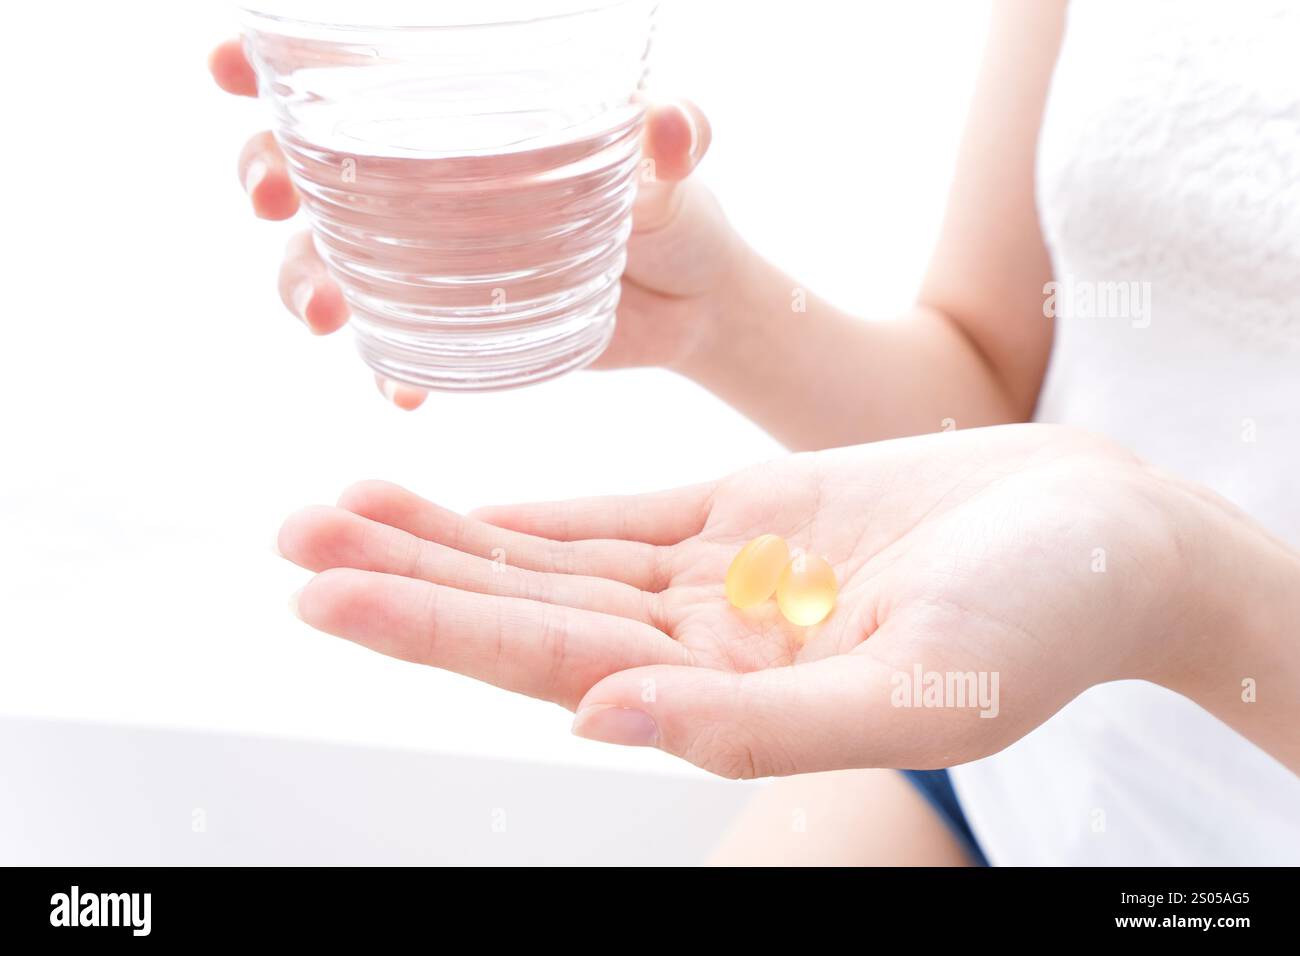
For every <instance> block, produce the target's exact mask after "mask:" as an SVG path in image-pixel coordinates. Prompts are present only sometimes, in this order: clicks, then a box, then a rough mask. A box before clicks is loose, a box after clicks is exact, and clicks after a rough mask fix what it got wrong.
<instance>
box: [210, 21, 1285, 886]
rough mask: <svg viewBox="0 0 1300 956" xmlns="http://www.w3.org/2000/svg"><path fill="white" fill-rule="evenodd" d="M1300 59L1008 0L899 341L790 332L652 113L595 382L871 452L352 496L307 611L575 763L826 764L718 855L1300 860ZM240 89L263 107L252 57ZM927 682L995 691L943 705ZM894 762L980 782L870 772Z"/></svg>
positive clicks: (412, 398)
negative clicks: (776, 539) (752, 555)
mask: <svg viewBox="0 0 1300 956" xmlns="http://www.w3.org/2000/svg"><path fill="white" fill-rule="evenodd" d="M1297 40H1300V11H1297V10H1296V9H1294V7H1293V6H1292V5H1291V4H1288V3H1286V2H1284V0H1250V2H1245V3H1240V4H1233V5H1231V6H1229V5H1226V4H1219V3H1214V2H1212V0H1204V2H1192V3H1187V2H1180V3H1173V2H1171V0H1139V2H1128V3H1123V4H1121V3H1118V2H1114V3H1111V2H1091V3H1086V4H1077V5H1074V6H1072V7H1070V8H1069V9H1068V10H1067V4H1066V3H1065V2H1064V0H1000V2H998V3H997V4H996V6H995V13H994V17H993V23H992V29H991V33H990V38H989V42H988V51H987V55H986V59H985V63H984V66H983V68H982V74H981V77H980V80H979V82H978V85H977V88H976V90H975V94H974V100H973V104H972V109H971V115H970V120H969V125H968V128H967V131H966V134H965V137H964V140H963V143H962V147H961V153H960V157H959V163H958V168H957V172H956V176H955V179H954V183H953V186H952V193H951V197H950V200H949V205H948V210H947V215H946V217H945V221H944V225H943V229H942V232H941V235H940V237H939V241H938V244H937V247H936V250H935V253H934V257H933V260H932V262H931V265H930V268H929V270H928V273H927V275H926V278H925V280H924V283H923V285H922V288H921V290H920V294H919V296H918V299H917V304H916V307H915V308H914V309H913V310H912V311H911V312H910V313H908V314H907V315H905V316H902V317H900V318H899V319H898V320H897V321H895V322H891V323H864V322H861V321H858V320H857V319H855V318H853V317H851V316H848V315H845V314H843V313H841V312H839V311H837V310H836V309H834V308H832V307H831V306H829V305H828V304H826V303H823V302H820V301H818V300H816V298H815V297H808V298H807V300H806V302H805V303H803V304H804V305H805V306H806V308H805V310H803V311H799V312H792V310H791V296H792V293H794V292H795V291H796V290H797V284H796V283H795V282H794V281H792V280H791V279H789V278H787V277H786V276H784V275H782V274H781V273H780V272H779V271H777V270H776V269H774V268H773V267H772V266H770V265H769V264H767V263H765V262H763V261H762V260H761V259H760V258H759V257H757V256H756V255H755V254H754V253H753V252H752V251H751V250H749V249H748V248H747V247H746V246H745V245H744V243H743V242H742V241H741V240H740V239H739V238H738V237H737V236H736V235H735V234H734V233H733V232H732V231H731V230H730V228H729V227H728V225H727V224H726V222H725V220H724V219H723V217H722V215H721V214H720V212H719V210H718V208H717V206H716V204H715V203H714V202H713V200H712V199H711V197H710V196H709V195H708V193H707V192H706V191H705V190H704V188H703V187H702V186H701V185H700V184H699V183H698V182H696V181H693V180H691V179H689V178H688V174H689V173H690V171H691V170H692V169H693V168H694V166H695V164H696V163H698V161H699V159H700V158H701V157H702V156H703V154H704V151H705V150H706V149H707V147H708V143H709V138H710V130H709V126H708V123H707V122H706V120H705V119H704V117H703V116H702V115H701V114H700V113H699V111H698V110H696V109H695V108H694V107H691V106H666V107H660V108H658V109H656V110H654V111H652V113H651V115H650V118H649V120H648V127H647V141H646V150H647V153H648V154H649V155H650V156H651V157H652V158H653V159H654V160H655V167H656V170H657V173H658V176H659V181H658V182H656V183H654V184H651V185H650V186H649V187H648V188H646V189H645V190H644V191H643V194H642V196H641V198H640V200H639V206H638V209H637V212H636V231H635V233H634V237H633V239H632V243H631V247H630V257H629V262H628V267H627V272H626V275H625V278H624V283H623V298H622V302H621V305H620V310H619V327H618V334H617V337H616V339H615V341H614V343H613V344H612V346H611V347H610V349H609V351H608V352H607V353H606V355H605V356H604V358H603V359H602V362H603V364H604V365H605V366H607V367H617V366H628V365H638V364H660V365H664V366H667V367H670V368H673V369H676V370H677V371H679V372H681V373H682V374H685V375H688V376H690V377H691V378H693V379H695V380H696V381H698V382H700V383H702V384H703V385H705V386H707V387H708V388H710V389H711V390H712V391H714V392H715V393H716V394H718V395H719V396H721V397H722V398H724V399H726V400H727V401H729V402H731V403H732V404H733V405H735V406H736V407H737V408H739V409H741V410H742V411H744V412H745V413H746V414H748V415H750V416H751V417H753V418H754V419H755V420H756V421H758V422H760V423H761V424H763V425H764V426H765V427H766V428H768V429H769V430H770V431H771V432H772V433H773V434H774V435H776V436H777V437H778V438H780V439H781V440H782V441H784V442H785V443H786V444H787V445H789V446H790V447H791V448H794V449H819V448H829V447H832V446H856V447H845V448H838V449H837V450H835V451H830V452H820V453H816V454H809V455H796V456H794V457H791V458H788V459H786V460H784V461H778V462H774V463H771V464H768V465H762V466H757V467H755V468H753V469H750V470H747V471H745V472H741V473H740V474H738V475H734V476H731V477H729V478H726V479H723V480H721V481H718V482H715V483H710V484H708V485H704V486H698V487H693V488H687V489H679V490H676V491H671V492H665V493H660V494H654V495H646V496H637V497H633V498H619V499H597V500H588V501H575V502H565V503H548V504H542V505H526V506H512V507H503V508H493V509H488V510H486V511H483V512H480V513H478V514H476V515H474V516H472V517H461V516H459V515H455V514H453V513H450V512H448V511H445V510H443V509H440V508H438V507H437V506H435V505H432V504H430V503H428V502H424V501H421V500H420V499H418V498H416V497H414V496H413V495H411V494H409V493H407V492H404V491H402V490H401V489H397V488H394V487H392V486H388V485H378V484H366V485H361V486H357V487H355V488H353V489H350V490H349V491H348V492H346V493H345V494H344V496H343V498H342V499H341V501H340V503H339V506H338V507H337V508H331V509H312V510H309V511H306V512H302V513H299V514H297V515H295V516H293V517H291V518H290V519H289V521H288V522H286V524H285V526H284V528H282V530H281V532H280V535H279V539H278V544H279V547H280V549H281V550H282V552H283V553H284V554H285V555H286V556H287V557H288V558H289V559H291V560H293V561H295V562H297V563H298V564H301V565H302V566H304V567H306V568H309V569H310V570H313V571H317V572H320V573H319V574H318V575H317V576H316V577H315V578H313V580H312V581H311V582H310V583H309V584H308V585H307V587H306V588H305V589H304V590H303V591H302V592H301V593H300V595H299V596H298V598H297V607H298V610H299V613H300V614H301V616H302V617H303V618H304V619H305V620H307V621H308V622H309V623H311V624H313V625H314V626H316V627H319V628H321V629H322V630H326V631H329V632H331V633H334V634H338V635H340V636H344V637H347V638H350V639H353V640H357V641H360V642H362V643H364V644H367V645H368V646H371V647H373V648H375V649H377V650H380V651H382V652H384V653H389V654H394V655H397V656H400V657H405V658H408V659H411V660H416V661H420V662H423V663H428V664H434V665H436V666H441V667H448V668H451V669H454V670H458V671H460V672H463V673H465V674H469V675H471V676H474V677H478V678H480V679H483V680H487V681H491V682H493V683H495V684H498V685H500V686H502V687H506V688H509V689H511V690H516V691H520V692H523V693H528V694H531V695H534V696H538V697H543V698H546V699H550V700H554V701H556V702H558V703H561V704H563V705H564V706H567V707H570V708H573V709H575V710H576V711H577V717H576V719H575V725H574V729H575V732H577V733H579V734H582V735H584V736H588V737H593V738H596V739H602V740H608V741H611V742H615V743H623V744H633V745H636V744H639V745H650V746H657V747H660V748H662V749H664V750H667V751H669V752H671V753H675V754H677V755H679V756H681V757H683V758H685V759H687V760H690V761H692V762H694V763H697V764H699V765H700V766H703V767H706V768H707V769H710V770H713V771H715V772H717V773H721V774H724V775H726V776H735V777H747V776H767V775H793V774H798V775H801V776H793V777H791V779H789V780H786V781H782V782H780V783H778V784H776V785H774V786H773V787H771V788H769V789H767V790H766V791H764V792H763V793H762V794H761V795H760V796H759V797H758V799H757V800H756V801H755V804H754V805H753V806H752V807H751V808H750V809H749V810H748V811H747V813H746V814H745V816H744V818H743V819H742V820H741V821H739V822H738V824H737V827H736V829H735V830H734V831H733V833H732V834H731V835H730V836H729V837H728V838H727V840H726V841H725V842H724V844H723V846H722V847H721V848H720V849H719V851H718V854H717V857H716V859H717V860H718V861H719V862H783V861H784V862H810V863H834V862H843V863H881V864H888V863H959V862H968V861H974V862H983V861H984V860H985V859H989V860H991V861H992V862H994V863H1103V862H1105V863H1138V862H1141V863H1168V864H1187V863H1247V864H1250V863H1292V864H1294V863H1297V862H1300V777H1297V774H1300V729H1298V728H1300V647H1298V646H1297V637H1296V635H1295V632H1294V630H1293V624H1292V622H1293V621H1294V620H1296V618H1297V616H1300V556H1298V555H1297V553H1296V551H1295V550H1294V549H1295V548H1296V547H1297V545H1300V513H1298V512H1297V509H1296V508H1295V507H1294V505H1293V503H1292V501H1291V500H1290V495H1289V494H1288V493H1287V492H1288V490H1289V485H1290V482H1289V476H1290V472H1291V466H1293V465H1294V464H1295V457H1296V453H1295V451H1294V449H1295V448H1296V447H1297V446H1296V441H1295V438H1296V436H1297V434H1300V431H1298V429H1297V426H1300V421H1297V418H1298V417H1300V402H1298V401H1297V398H1300V395H1298V394H1297V392H1298V391H1300V377H1298V376H1297V375H1296V374H1295V372H1294V369H1295V367H1296V365H1295V363H1296V362H1297V361H1298V360H1300V314H1298V313H1300V306H1298V305H1297V303H1300V175H1298V174H1300V149H1297V146H1300V85H1297V84H1296V83H1295V82H1294V79H1293V76H1292V73H1291V69H1290V64H1291V61H1292V54H1293V50H1294V48H1295V45H1296V41H1297ZM212 69H213V72H214V75H215V76H216V78H217V80H218V82H219V83H220V84H221V85H222V86H223V87H224V88H226V89H228V90H231V91H233V92H238V93H246V94H251V93H253V92H254V91H255V89H254V81H253V78H252V73H251V71H250V70H249V68H248V65H247V63H245V62H244V60H243V58H242V54H241V53H240V52H239V48H238V45H237V44H227V45H225V46H223V47H221V48H219V49H218V50H217V51H216V52H215V53H214V56H213V60H212ZM241 173H242V175H243V178H244V181H245V183H246V185H247V186H248V188H249V191H250V193H251V196H252V201H253V205H254V209H255V211H257V212H258V214H259V215H262V216H265V217H267V218H283V217H285V216H288V215H292V213H293V212H294V210H295V209H296V198H295V196H294V194H293V190H292V187H291V186H290V184H289V182H288V180H287V178H286V176H285V173H284V164H283V160H282V158H281V157H280V156H279V154H278V153H277V152H276V150H275V147H274V143H273V141H272V140H271V139H270V137H269V136H263V137H259V138H257V139H255V140H253V141H252V142H250V144H249V145H248V146H247V147H246V148H245V151H244V154H243V156H242V158H241ZM281 293H282V297H283V298H284V299H285V301H286V304H288V305H289V307H290V308H291V309H293V310H294V311H295V312H296V313H297V314H298V315H299V317H300V318H302V319H303V320H304V321H305V322H306V323H307V325H308V326H309V327H310V328H311V329H312V330H313V331H316V332H329V331H333V330H334V329H337V328H338V327H340V326H341V325H342V324H343V323H344V322H345V321H346V310H345V307H344V303H343V300H342V297H341V295H340V294H339V291H338V289H337V287H336V286H334V285H333V283H332V282H331V281H330V280H329V279H328V277H327V276H326V275H325V273H324V270H323V267H322V265H321V263H320V262H319V260H317V259H316V258H315V255H314V252H313V250H312V248H311V244H310V243H309V242H308V241H306V240H305V239H304V240H300V241H298V242H296V243H294V244H293V245H292V246H291V247H290V250H289V256H288V258H287V260H286V263H285V265H284V268H283V272H282V280H281ZM1049 358H1050V359H1051V361H1050V366H1051V367H1050V371H1049ZM381 384H384V383H381ZM384 387H385V391H386V393H387V394H389V395H390V397H391V398H393V400H394V401H396V402H397V403H398V404H399V405H402V406H403V407H412V406H414V405H416V404H418V402H419V400H420V399H421V397H422V396H420V395H419V394H418V393H416V392H413V391H411V390H409V389H405V388H401V387H395V386H392V385H387V384H385V385H384ZM1030 421H1036V422H1039V423H1043V424H1037V425H1013V424H1008V425H1007V427H1003V428H980V427H979V426H991V425H998V424H1004V423H1017V422H1030ZM954 426H955V427H956V428H957V431H956V432H955V433H952V434H948V433H941V434H930V435H928V436H927V437H921V438H904V439H903V440H899V441H881V440H882V439H893V438H902V436H909V435H920V434H924V433H933V432H936V431H939V430H940V429H941V428H942V429H944V430H945V431H947V430H949V429H951V428H952V427H954ZM1067 426H1073V427H1067ZM1101 436H1107V437H1101ZM863 443H874V444H863ZM1138 456H1140V457H1138ZM1216 493H1217V494H1216ZM1220 494H1221V495H1224V496H1225V497H1226V498H1227V499H1231V500H1232V501H1233V502H1235V504H1236V505H1239V506H1241V507H1242V508H1244V509H1245V512H1248V513H1249V514H1250V517H1247V515H1246V514H1245V513H1243V512H1242V511H1238V510H1237V509H1236V508H1235V507H1234V506H1233V505H1231V504H1228V502H1227V501H1226V500H1225V499H1224V498H1221V497H1219V495H1220ZM1266 529H1267V530H1266ZM763 532H775V533H779V534H783V535H785V536H786V537H787V538H788V539H789V540H790V541H791V543H792V544H795V545H797V546H799V547H802V548H805V549H807V550H809V551H811V552H815V553H817V554H821V555H824V556H825V557H827V559H828V560H830V561H831V563H832V564H833V565H834V567H835V569H836V574H837V577H838V580H839V582H840V587H841V590H840V595H839V602H838V605H837V608H836V610H835V612H834V614H833V615H832V616H831V617H830V618H828V619H827V620H826V621H825V622H824V623H823V624H821V625H819V626H817V627H815V628H812V629H810V630H809V631H808V633H807V634H806V635H804V634H802V633H800V629H797V628H793V627H791V626H789V625H786V624H784V623H783V622H782V620H781V619H780V618H779V616H778V615H777V614H776V613H775V611H774V610H770V609H769V610H760V611H757V612H746V613H744V614H741V613H740V612H736V611H734V610H733V609H731V608H729V607H728V606H727V605H726V603H725V600H724V598H723V595H722V587H721V582H722V577H723V573H724V572H725V570H726V567H727V562H728V561H729V560H730V558H731V556H732V555H733V554H734V553H735V551H736V549H738V548H739V547H740V545H741V544H743V543H744V542H745V541H746V540H748V539H749V538H751V537H753V536H755V535H756V534H759V533H763ZM1275 536H1276V537H1275ZM497 548H503V549H504V550H505V554H506V556H507V557H506V563H507V565H508V569H507V570H508V571H509V573H507V574H500V573H495V572H494V569H493V566H492V562H491V560H490V558H489V556H490V555H492V554H493V551H494V549H497ZM926 675H939V676H940V678H941V680H942V679H943V678H945V677H951V676H953V675H957V676H959V677H960V676H963V675H971V676H974V677H976V678H979V679H985V684H984V685H982V686H984V687H985V688H988V687H992V686H994V684H995V685H996V687H997V699H996V700H995V701H987V702H986V703H989V704H991V705H993V706H984V707H980V708H975V707H970V706H959V705H957V704H954V702H952V701H950V700H946V699H944V698H942V695H940V697H939V698H937V699H936V701H935V702H934V703H933V705H931V702H929V701H928V700H927V698H925V696H924V695H917V694H914V693H913V692H912V689H911V688H910V687H909V682H911V683H924V682H926V681H927V680H928V677H927V676H926ZM994 678H995V681H994V680H992V679H994ZM1117 682H1118V683H1117ZM967 703H969V702H967ZM888 767H914V768H944V767H951V768H954V769H953V770H951V771H948V772H943V773H940V774H938V775H922V774H910V775H908V776H907V777H904V776H900V775H898V774H896V773H894V772H893V771H889V770H874V769H863V768H888ZM824 771H838V772H830V773H827V772H824ZM936 811H937V812H936Z"/></svg>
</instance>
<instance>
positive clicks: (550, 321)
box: [241, 0, 656, 390]
mask: <svg viewBox="0 0 1300 956" xmlns="http://www.w3.org/2000/svg"><path fill="white" fill-rule="evenodd" d="M655 7H656V2H655V0H515V2H510V0H478V2H445V0H444V2H427V0H426V2H423V3H420V2H391V0H390V2H384V0H370V2H365V0H354V2H346V0H343V2H322V0H311V2H307V0H299V2H290V0H264V2H252V3H243V4H241V10H242V19H243V31H244V45H245V50H246V52H247V54H248V58H249V61H250V62H251V63H252V64H253V67H254V69H255V70H256V72H257V76H258V87H259V91H260V94H261V96H262V97H263V98H265V99H267V100H269V101H270V104H271V107H272V109H273V111H274V119H275V123H274V131H275V135H276V138H277V140H278V142H279V144H280V147H281V149H282V150H283V151H284V154H285V156H286V157H287V159H288V163H289V171H290V175H291V177H292V178H293V181H294V184H295V185H296V186H297V188H298V191H299V193H300V194H301V197H302V204H303V208H304V210H305V212H306V214H307V216H308V219H309V220H310V224H311V227H312V232H313V235H314V238H315V243H316V247H317V250H318V251H319V253H320V255H321V257H322V258H323V260H324V261H325V263H326V265H327V266H328V268H329V270H330V272H331V274H332V275H333V277H334V278H335V280H336V281H337V282H338V283H339V285H340V286H341V287H342V289H343V292H344V295H345V296H346V297H347V300H348V303H349V306H350V308H351V311H352V327H353V330H354V334H355V337H356V342H357V346H358V349H359V351H360V352H361V355H362V357H363V358H364V359H365V361H366V362H367V363H368V364H369V365H370V366H371V367H372V368H374V369H375V370H376V371H377V372H379V373H380V374H382V375H384V376H386V377H388V378H392V379H396V380H398V381H401V382H406V383H408V384H411V385H416V386H419V387H422V388H430V389H455V390H484V389H497V388H509V387H513V386H517V385H525V384H528V383H532V382H538V381H542V380H544V379H548V378H552V377H554V376H557V375H561V374H563V373H565V372H568V371H571V370H573V369H576V368H580V367H582V366H583V365H586V364H587V363H588V362H590V361H591V360H592V359H594V358H595V357H596V356H598V355H599V354H600V353H601V352H602V351H603V350H604V348H605V346H606V345H607V344H608V342H609V339H610V336H611V335H612V334H613V331H614V313H615V309H616V307H617V304H618V297H619V279H620V276H621V275H622V272H623V265H624V261H625V259H626V245H627V237H628V234H629V232H630V231H631V210H632V202H633V199H634V198H635V193H636V186H637V180H638V178H639V173H640V169H641V125H642V119H643V115H644V107H643V104H642V101H641V86H642V82H643V80H644V77H645V71H646V62H647V55H648V51H649V46H650V37H651V33H652V27H653V19H654V12H655Z"/></svg>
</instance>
